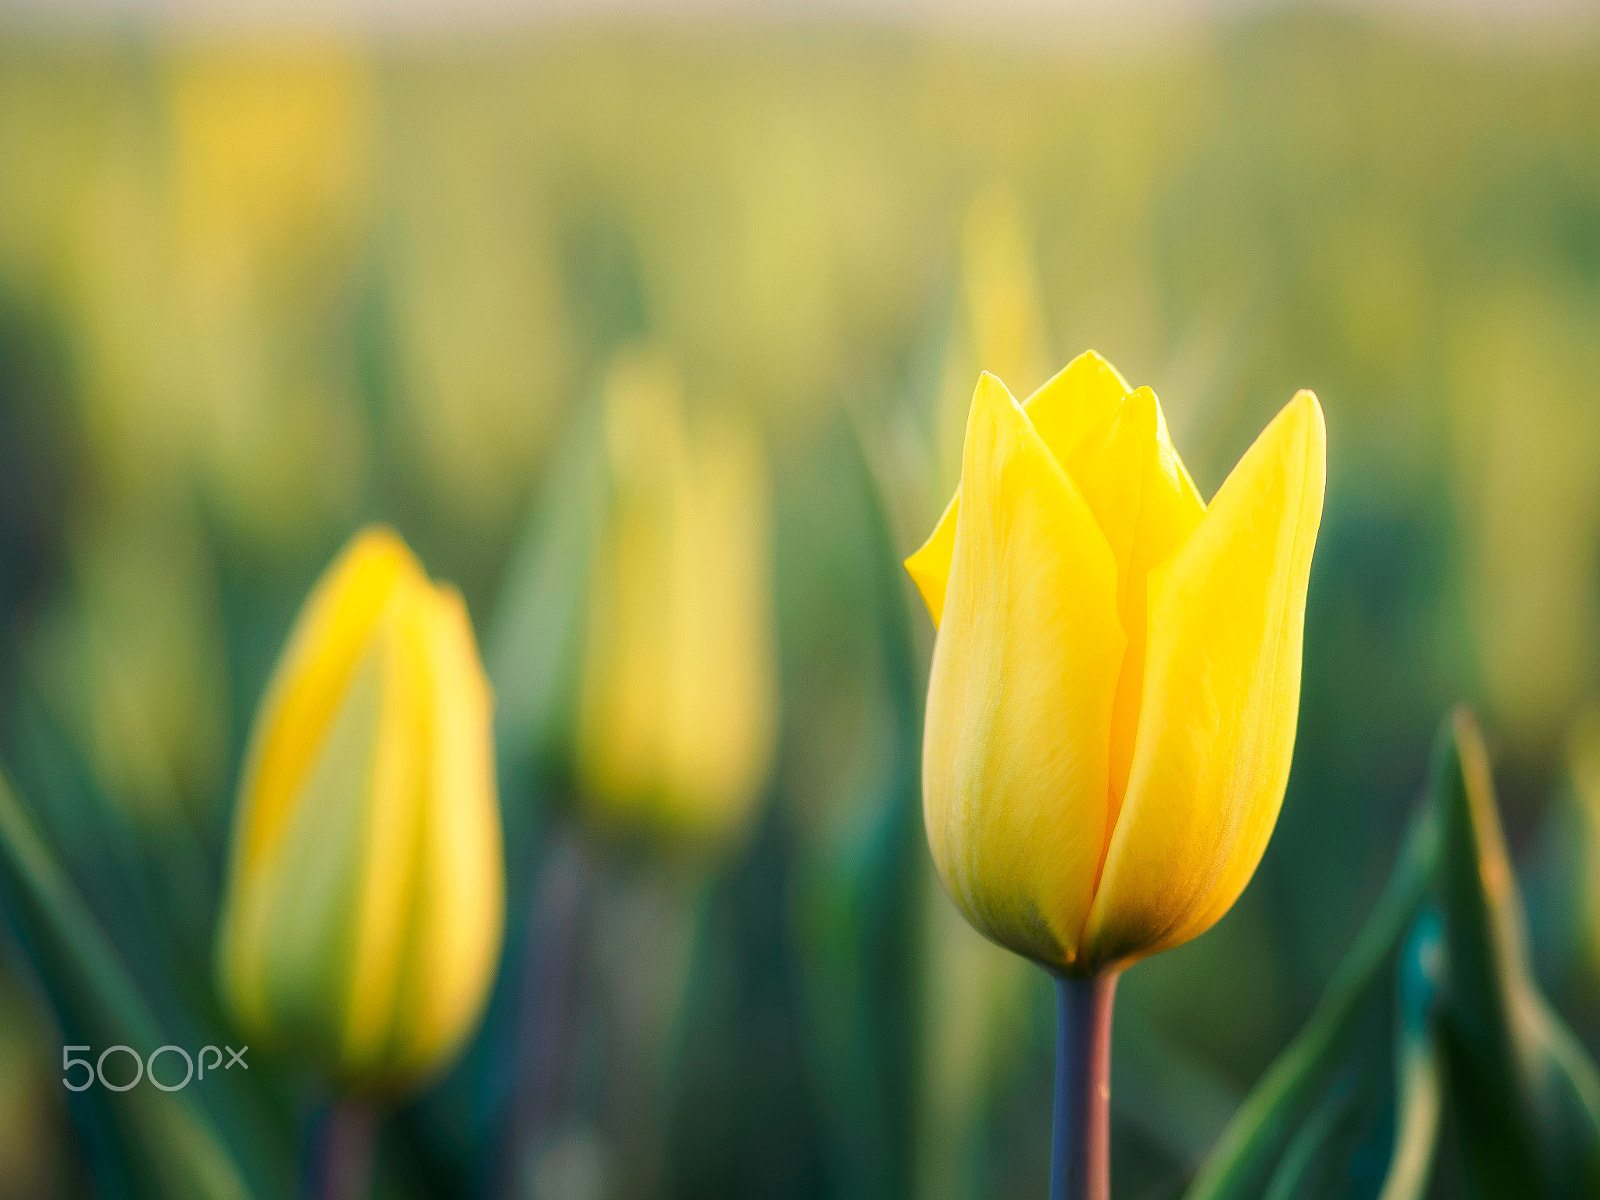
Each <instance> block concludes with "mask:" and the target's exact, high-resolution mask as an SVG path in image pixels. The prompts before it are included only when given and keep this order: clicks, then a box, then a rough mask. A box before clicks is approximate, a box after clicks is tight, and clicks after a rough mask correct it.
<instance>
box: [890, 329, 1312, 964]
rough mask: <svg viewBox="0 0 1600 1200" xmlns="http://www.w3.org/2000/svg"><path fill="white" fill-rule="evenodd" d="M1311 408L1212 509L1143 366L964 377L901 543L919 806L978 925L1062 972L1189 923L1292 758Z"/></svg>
mask: <svg viewBox="0 0 1600 1200" xmlns="http://www.w3.org/2000/svg"><path fill="white" fill-rule="evenodd" d="M1324 474H1325V433H1324V429H1323V422H1322V410H1321V409H1320V408H1319V407H1318V405H1317V401H1316V398H1315V397H1314V396H1313V395H1312V394H1311V393H1310V392H1301V393H1299V394H1298V395H1297V396H1296V397H1295V398H1294V399H1293V400H1292V401H1291V402H1290V403H1289V405H1288V406H1287V407H1286V408H1284V410H1283V411H1282V412H1281V413H1279V414H1278V416H1277V418H1276V419H1275V420H1274V421H1273V422H1272V424H1271V425H1269V426H1268V427H1267V429H1266V431H1265V432H1264V433H1262V435H1261V436H1260V437H1259V438H1258V439H1257V440H1256V442H1255V444H1254V445H1253V446H1252V447H1251V448H1250V450H1249V451H1248V452H1247V453H1246V454H1245V456H1244V457H1243V459H1241V460H1240V462H1239V464H1238V465H1237V466H1236V467H1235V468H1234V470H1233V473H1232V474H1231V475H1230V476H1229V477H1228V479H1227V481H1226V482H1225V483H1224V484H1223V485H1222V487H1221V489H1220V490H1219V491H1218V492H1217V494H1216V496H1215V498H1214V499H1213V500H1212V502H1211V504H1210V506H1209V507H1207V506H1206V505H1205V504H1204V503H1203V502H1202V501H1201V499H1200V496H1199V494H1198V493H1197V492H1196V490H1195V487H1194V484H1193V483H1192V482H1191V481H1190V479H1189V476H1188V473H1187V472H1186V471H1185V469H1184V467H1183V464H1182V462H1181V461H1180V460H1179V458H1178V455H1177V453H1176V452H1175V451H1174V450H1173V448H1172V445H1171V443H1170V441H1169V440H1168V437H1167V431H1166V423H1165V421H1164V419H1163V417H1162V415H1161V409H1160V406H1159V405H1158V404H1157V402H1156V397H1155V394H1154V393H1153V392H1151V391H1150V389H1149V388H1140V389H1138V390H1137V391H1131V390H1130V389H1129V387H1128V385H1127V384H1126V383H1124V382H1123V380H1122V377H1121V376H1120V375H1118V374H1117V372H1116V371H1115V370H1114V369H1113V368H1112V367H1111V366H1110V364H1108V363H1107V362H1105V361H1104V360H1103V359H1101V358H1100V357H1099V356H1097V355H1094V354H1092V353H1091V354H1084V355H1082V356H1080V357H1079V358H1078V359H1076V360H1074V361H1073V362H1072V363H1071V364H1070V365H1069V366H1068V367H1067V368H1066V369H1065V370H1063V371H1062V372H1061V373H1060V374H1059V375H1057V376H1056V377H1055V378H1054V379H1052V380H1050V381H1049V382H1048V383H1046V384H1045V385H1044V386H1043V387H1042V388H1040V389H1039V391H1038V392H1036V393H1035V394H1034V395H1033V396H1032V397H1031V398H1030V399H1029V400H1028V401H1027V403H1026V404H1022V405H1019V404H1018V403H1017V402H1016V401H1015V400H1013V399H1012V397H1011V395H1010V393H1009V392H1007V391H1006V389H1005V386H1004V385H1003V384H1002V383H1001V382H1000V381H999V380H998V379H996V378H994V377H993V376H992V375H988V374H985V375H983V376H982V377H981V378H980V379H979V381H978V387H977V391H976V393H975V395H974V397H973V401H972V409H971V413H970V415H969V417H968V421H967V435H966V446H965V453H964V458H963V463H962V472H961V483H960V489H959V491H958V493H957V497H956V499H955V500H952V501H951V504H950V507H949V509H948V510H947V511H946V513H945V515H944V517H943V519H942V520H941V521H940V523H939V525H938V527H937V528H936V529H935V530H934V533H933V535H932V537H931V538H929V540H928V542H927V544H926V545H925V546H923V547H922V549H920V550H919V551H917V553H916V554H914V555H913V556H912V557H911V558H910V559H908V560H907V562H906V567H907V569H908V570H909V572H910V573H911V575H912V577H913V578H914V580H915V581H916V583H917V586H918V588H919V590H920V591H921V593H922V596H923V599H924V600H925V601H926V603H927V605H928V609H929V611H930V613H932V615H933V618H934V621H935V622H936V623H937V624H938V627H939V631H938V637H937V641H936V643H935V648H934V655H933V667H932V673H931V676H930V679H929V684H928V707H927V721H926V731H925V735H924V749H923V787H924V816H925V819H926V822H927V831H928V841H929V845H930V847H931V849H932V852H933V859H934V862H935V864H936V865H937V867H938V871H939V875H940V877H941V879H942V880H943V882H944V886H945V888H946V890H947V891H948V892H949V894H950V896H951V898H952V899H953V900H954V901H955V903H956V905H957V906H958V907H959V908H960V909H961V911H962V912H963V913H964V914H965V915H966V917H967V919H968V920H969V921H971V922H972V924H973V925H974V926H976V927H977V928H978V929H979V930H980V931H981V932H983V933H984V934H986V935H988V936H989V937H990V938H992V939H994V940H995V941H997V942H999V943H1001V944H1002V945H1004V946H1007V947H1009V948H1010V949H1012V950H1014V951H1016V952H1017V953H1019V954H1023V955H1026V956H1027V957H1029V958H1032V959H1034V960H1036V961H1038V962H1040V963H1042V964H1044V965H1045V966H1046V967H1048V968H1050V969H1051V970H1053V971H1055V972H1057V973H1058V974H1064V975H1071V976H1083V975H1093V974H1099V973H1104V972H1111V971H1115V970H1117V969H1119V968H1121V967H1122V966H1125V965H1127V964H1128V963H1130V962H1133V961H1135V960H1137V959H1139V958H1142V957H1144V956H1146V955H1149V954H1153V953H1155V952H1157V951H1160V950H1164V949H1168V948H1170V947H1172V946H1176V945H1178V944H1179V943H1181V942H1185V941H1187V940H1189V939H1190V938H1193V937H1195V936H1197V935H1198V934H1200V933H1202V932H1204V931H1205V930H1206V929H1207V928H1209V927H1210V926H1211V925H1212V924H1213V923H1214V922H1215V921H1216V920H1217V919H1218V918H1219V917H1221V916H1222V914H1223V913H1225V912H1226V911H1227V910H1228V908H1229V907H1230V906H1231V905H1232V904H1233V902H1234V900H1235V899H1236V898H1237V897H1238V895H1239V893H1240V892H1241V891H1242V890H1243V889H1244V886H1245V884H1246V883H1247V882H1248V881H1249V879H1250V876H1251V875H1252V874H1253V873H1254V871H1255V868H1256V864H1257V863H1258V862H1259V861H1260V858H1261V854H1262V852H1263V851H1264V850H1265V848H1266V844H1267V840H1268V838H1269V837H1270V836H1271V833H1272V828H1273V825H1274V824H1275V822H1276V820H1277V816H1278V809H1279V806H1280V805H1281V803H1282V800H1283V792H1284V787H1285V785H1286V783H1287V780H1288V774H1289V760H1290V757H1291V754H1292V751H1293V748H1294V734H1295V721H1296V716H1297V709H1298V706H1299V694H1300V651H1301V634H1302V629H1303V625H1304V619H1305V598H1306V581H1307V575H1308V573H1309V571H1310V566H1311V552H1312V547H1313V545H1314V543H1315V541H1316V533H1317V526H1318V523H1319V521H1320V520H1321V514H1322V495H1323V484H1324Z"/></svg>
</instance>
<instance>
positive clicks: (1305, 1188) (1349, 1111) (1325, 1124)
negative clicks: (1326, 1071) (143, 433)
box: [1265, 1068, 1359, 1200]
mask: <svg viewBox="0 0 1600 1200" xmlns="http://www.w3.org/2000/svg"><path fill="white" fill-rule="evenodd" d="M1358 1114H1359V1108H1358V1104H1357V1086H1356V1078H1355V1071H1354V1070H1353V1069H1349V1068H1347V1069H1346V1070H1344V1071H1343V1072H1341V1073H1340V1074H1339V1075H1337V1076H1336V1077H1335V1078H1334V1081H1333V1085H1332V1086H1331V1087H1330V1088H1329V1089H1328V1091H1327V1093H1326V1094H1325V1095H1324V1096H1323V1097H1322V1099H1321V1100H1319V1101H1318V1102H1317V1105H1316V1107H1315V1108H1313V1109H1312V1110H1311V1115H1310V1116H1308V1117H1307V1118H1306V1122H1305V1124H1304V1125H1302V1126H1300V1128H1299V1130H1298V1131H1297V1132H1296V1133H1295V1135H1294V1137H1292V1138H1290V1139H1289V1144H1288V1146H1286V1147H1285V1148H1284V1152H1283V1157H1282V1158H1281V1159H1279V1160H1278V1166H1277V1169H1276V1170H1274V1171H1273V1172H1272V1179H1271V1180H1270V1181H1269V1182H1268V1184H1267V1191H1266V1196H1265V1200H1309V1198H1310V1197H1313V1196H1320V1195H1322V1194H1323V1193H1324V1192H1325V1191H1326V1190H1327V1189H1328V1187H1329V1185H1330V1184H1331V1182H1332V1181H1333V1179H1334V1177H1335V1174H1336V1172H1337V1171H1338V1168H1339V1164H1340V1161H1341V1160H1342V1159H1343V1158H1344V1157H1346V1156H1347V1155H1348V1152H1349V1146H1348V1143H1349V1141H1350V1140H1351V1138H1352V1136H1353V1135H1354V1134H1355V1132H1356V1131H1357V1128H1356V1121H1357V1117H1358Z"/></svg>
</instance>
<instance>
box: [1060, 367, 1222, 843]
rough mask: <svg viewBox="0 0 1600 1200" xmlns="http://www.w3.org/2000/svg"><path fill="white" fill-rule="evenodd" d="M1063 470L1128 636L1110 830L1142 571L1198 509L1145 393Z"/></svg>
mask: <svg viewBox="0 0 1600 1200" xmlns="http://www.w3.org/2000/svg"><path fill="white" fill-rule="evenodd" d="M1065 466H1066V469H1067V474H1068V475H1069V476H1071V478H1072V481H1073V482H1074V483H1076V484H1077V485H1078V487H1079V489H1080V490H1081V491H1082V493H1083V498H1084V500H1086V501H1087V502H1088V504H1089V507H1090V509H1091V510H1092V511H1093V512H1094V515H1095V519H1096V520H1097V521H1099V523H1100V530H1101V532H1102V533H1104V534H1105V535H1106V541H1107V542H1109V543H1110V544H1111V550H1112V553H1113V554H1115V555H1116V558H1117V578H1118V580H1119V583H1118V595H1117V609H1118V614H1119V617H1120V619H1121V621H1122V628H1123V630H1124V631H1125V632H1126V633H1127V635H1128V652H1127V654H1126V655H1124V657H1123V661H1122V671H1121V674H1120V675H1119V676H1118V679H1117V700H1116V707H1115V709H1114V712H1113V716H1112V719H1111V777H1110V784H1111V807H1110V810H1109V811H1110V819H1109V823H1108V825H1107V828H1108V829H1111V828H1115V826H1116V821H1117V815H1118V813H1119V812H1120V810H1121V808H1122V797H1123V793H1124V792H1125V791H1126V790H1127V786H1128V772H1129V770H1130V769H1131V767H1132V765H1133V748H1134V742H1135V739H1136V737H1137V735H1138V731H1139V710H1140V707H1141V702H1142V698H1143V693H1144V664H1145V640H1146V639H1145V632H1146V631H1145V624H1146V600H1147V592H1148V587H1147V584H1148V581H1149V577H1150V572H1151V570H1152V569H1153V568H1155V567H1157V566H1159V565H1160V564H1162V563H1164V562H1166V561H1167V559H1169V558H1171V557H1172V555H1173V554H1175V553H1177V551H1178V549H1179V547H1181V546H1182V545H1183V544H1184V543H1185V542H1186V541H1188V540H1189V535H1190V534H1191V533H1193V532H1194V529H1195V526H1196V525H1198V524H1199V523H1200V518H1201V517H1202V516H1203V515H1204V514H1205V503H1204V502H1203V501H1202V500H1201V499H1200V493H1199V492H1197V491H1196V490H1195V486H1194V483H1193V482H1192V481H1191V480H1190V478H1189V472H1188V471H1186V470H1185V469H1184V466H1183V462H1182V460H1181V459H1179V457H1178V453H1177V451H1176V450H1174V449H1173V448H1172V441H1171V439H1170V438H1169V437H1168V436H1167V422H1166V419H1165V418H1164V417H1163V416H1162V415H1161V405H1160V404H1159V403H1158V402H1157V400H1156V394H1155V393H1154V392H1152V391H1151V390H1150V389H1149V388H1147V387H1143V388H1140V389H1139V390H1138V391H1136V392H1133V393H1132V394H1131V395H1129V396H1128V397H1127V399H1125V400H1124V401H1123V402H1122V404H1121V406H1120V407H1119V408H1118V409H1117V411H1116V412H1115V414H1113V415H1112V416H1111V417H1110V418H1109V419H1107V420H1105V421H1103V422H1102V423H1101V426H1100V428H1098V429H1096V430H1093V431H1092V432H1090V433H1089V434H1088V435H1087V436H1085V437H1084V438H1083V439H1082V440H1081V441H1080V443H1079V445H1078V448H1077V449H1076V450H1075V451H1074V452H1073V454H1072V455H1071V457H1070V458H1069V459H1067V461H1066V463H1065Z"/></svg>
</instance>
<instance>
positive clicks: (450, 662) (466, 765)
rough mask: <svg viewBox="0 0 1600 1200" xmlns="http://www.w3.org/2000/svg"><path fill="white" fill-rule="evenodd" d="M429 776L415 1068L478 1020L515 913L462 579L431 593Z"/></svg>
mask: <svg viewBox="0 0 1600 1200" xmlns="http://www.w3.org/2000/svg"><path fill="white" fill-rule="evenodd" d="M424 603H425V606H426V608H427V610H428V612H427V618H428V620H427V628H426V629H425V630H424V646H423V650H424V654H425V657H426V662H425V664H424V665H425V669H426V670H427V672H428V675H429V684H430V686H429V689H428V693H429V705H428V713H427V720H428V722H429V724H430V726H431V730H432V734H431V738H430V740H429V745H430V746H431V747H432V749H433V759H432V762H431V763H430V764H429V765H428V769H427V773H426V775H425V779H426V783H425V792H426V794H425V796H424V799H423V805H422V813H421V830H420V836H419V838H418V852H417V866H416V879H415V883H416V896H415V900H414V908H413V911H414V913H415V919H414V921H413V925H412V930H411V936H410V938H409V940H408V945H407V950H406V960H405V968H404V973H403V976H402V979H401V982H400V986H399V1003H398V1005H397V1019H396V1027H395V1030H394V1044H393V1046H392V1054H393V1059H394V1063H395V1070H396V1073H397V1074H399V1075H402V1076H404V1075H409V1074H411V1073H412V1072H414V1071H417V1070H420V1069H422V1068H423V1067H425V1066H426V1065H427V1064H430V1063H434V1062H437V1061H439V1060H440V1059H441V1058H442V1057H444V1056H445V1055H447V1054H448V1053H449V1052H450V1051H451V1050H453V1049H454V1048H455V1046H454V1044H455V1042H457V1041H458V1040H459V1039H460V1038H461V1037H462V1036H464V1035H465V1034H466V1032H467V1031H468V1030H470V1029H471V1028H472V1027H473V1025H474V1024H475V1018H476V1016H477V1014H478V1012H479V1011H480V1010H481V1009H482V1007H483V1004H484V1002H485V1000H486V999H487V998H488V991H489V985H490V983H491V982H492V981H493V979H494V960H495V956H496V954H497V952H498V950H499V946H500V935H501V929H502V928H503V925H504V921H505V853H504V848H503V846H502V841H501V835H500V811H499V802H498V800H497V799H496V790H495V775H494V746H493V742H492V739H491V737H490V734H489V729H490V725H491V716H492V709H493V707H494V705H493V698H492V696H491V695H490V692H489V686H488V680H487V679H486V678H485V677H484V672H483V666H482V663H481V662H480V661H479V658H478V650H477V644H476V642H475V641H474V640H473V636H472V624H471V621H470V619H469V618H468V616H467V610H466V605H465V604H463V603H462V600H461V596H460V594H459V593H457V592H456V591H455V590H454V589H453V588H430V589H429V594H428V595H427V597H426V599H425V602H424Z"/></svg>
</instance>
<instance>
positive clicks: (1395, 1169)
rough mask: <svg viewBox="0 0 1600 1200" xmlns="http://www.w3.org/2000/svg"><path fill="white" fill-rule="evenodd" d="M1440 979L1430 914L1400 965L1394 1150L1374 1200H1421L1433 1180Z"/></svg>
mask: <svg viewBox="0 0 1600 1200" xmlns="http://www.w3.org/2000/svg"><path fill="white" fill-rule="evenodd" d="M1443 976H1444V934H1443V929H1442V926H1441V923H1440V920H1439V914H1438V913H1437V912H1435V911H1433V910H1431V909H1429V910H1425V911H1424V912H1423V913H1422V915H1421V916H1419V917H1418V918H1417V921H1416V924H1415V925H1413V926H1412V928H1411V936H1410V937H1409V938H1408V939H1407V940H1406V948H1405V951H1404V953H1403V954H1402V955H1401V960H1400V978H1399V983H1398V989H1397V990H1398V992H1399V1003H1398V1010H1399V1011H1398V1012H1397V1014H1396V1020H1395V1026H1396V1029H1395V1097H1396V1099H1395V1120H1394V1129H1395V1133H1394V1150H1393V1152H1392V1153H1391V1155H1390V1156H1389V1174H1388V1175H1387V1176H1386V1177H1385V1179H1384V1181H1383V1191H1382V1192H1380V1193H1379V1195H1378V1200H1421V1197H1423V1196H1425V1195H1426V1194H1427V1191H1428V1180H1429V1179H1430V1177H1431V1176H1432V1174H1433V1161H1434V1155H1435V1153H1436V1151H1437V1148H1438V1143H1439V1124H1440V1118H1441V1116H1442V1115H1443V1110H1444V1074H1443V1067H1442V1065H1441V1063H1440V1054H1439V1040H1438V1031H1437V1025H1436V1017H1437V1009H1438V1001H1439V991H1440V988H1441V986H1442V984H1443Z"/></svg>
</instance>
